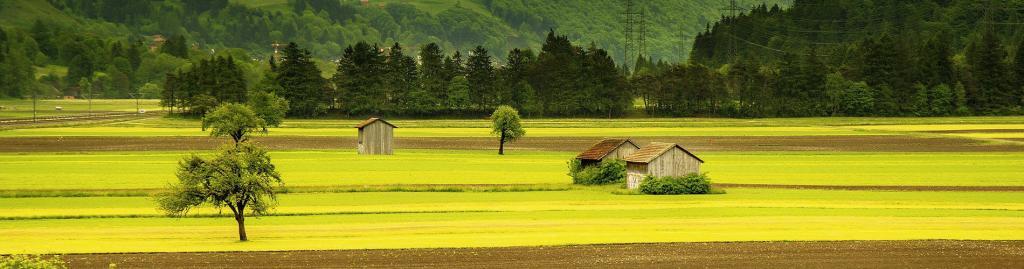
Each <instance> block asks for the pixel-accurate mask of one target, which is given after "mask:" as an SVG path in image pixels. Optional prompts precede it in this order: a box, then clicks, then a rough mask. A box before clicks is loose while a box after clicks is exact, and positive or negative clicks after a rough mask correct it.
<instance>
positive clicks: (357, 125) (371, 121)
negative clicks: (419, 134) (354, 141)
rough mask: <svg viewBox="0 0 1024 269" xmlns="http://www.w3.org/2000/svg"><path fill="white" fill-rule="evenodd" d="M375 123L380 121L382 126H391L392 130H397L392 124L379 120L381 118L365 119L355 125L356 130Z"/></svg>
mask: <svg viewBox="0 0 1024 269" xmlns="http://www.w3.org/2000/svg"><path fill="white" fill-rule="evenodd" d="M377 121H380V122H382V123H384V124H387V125H391V127H393V128H398V126H395V125H394V124H391V123H390V122H388V121H386V120H384V119H381V118H369V119H366V120H364V121H363V122H360V123H359V124H356V128H359V129H362V128H363V127H366V126H367V125H370V124H371V123H374V122H377Z"/></svg>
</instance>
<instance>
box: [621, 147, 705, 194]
mask: <svg viewBox="0 0 1024 269" xmlns="http://www.w3.org/2000/svg"><path fill="white" fill-rule="evenodd" d="M624 160H626V187H627V188H629V189H636V188H637V187H640V182H642V181H643V180H644V177H646V176H647V175H651V176H655V177H665V176H685V175H687V174H691V173H700V165H701V164H702V163H704V160H701V159H700V157H697V155H693V153H690V151H688V150H686V149H684V148H683V147H682V146H679V145H678V144H675V143H651V144H650V145H647V146H644V147H643V148H640V149H639V150H637V151H636V152H634V153H633V154H632V155H629V156H626V158H624Z"/></svg>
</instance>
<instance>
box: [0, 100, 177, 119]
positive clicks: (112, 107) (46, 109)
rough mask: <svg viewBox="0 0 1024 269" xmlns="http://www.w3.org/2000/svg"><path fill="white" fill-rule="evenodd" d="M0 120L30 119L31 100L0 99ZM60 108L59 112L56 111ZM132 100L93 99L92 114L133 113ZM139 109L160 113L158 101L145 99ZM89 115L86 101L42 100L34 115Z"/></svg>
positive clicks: (133, 105) (140, 103) (38, 103)
mask: <svg viewBox="0 0 1024 269" xmlns="http://www.w3.org/2000/svg"><path fill="white" fill-rule="evenodd" d="M0 107H3V109H0V120H2V119H19V118H32V99H27V100H21V99H0ZM57 107H61V110H57ZM135 108H136V107H135V100H134V99H95V100H93V101H92V111H93V113H105V112H135ZM139 108H140V109H143V110H146V111H160V101H159V100H154V99H146V100H140V101H139ZM87 114H89V100H87V99H72V100H63V99H42V100H38V101H37V103H36V115H37V116H39V117H51V116H71V115H87Z"/></svg>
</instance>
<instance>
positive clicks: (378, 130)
mask: <svg viewBox="0 0 1024 269" xmlns="http://www.w3.org/2000/svg"><path fill="white" fill-rule="evenodd" d="M356 128H358V129H359V138H358V140H357V141H358V142H357V143H358V146H357V148H358V149H359V154H371V155H391V154H394V151H393V150H394V144H395V142H394V140H395V130H394V129H395V128H398V127H397V126H395V125H394V124H391V123H390V122H387V121H385V120H383V119H380V118H369V119H366V120H364V121H363V122H360V123H359V124H358V125H356Z"/></svg>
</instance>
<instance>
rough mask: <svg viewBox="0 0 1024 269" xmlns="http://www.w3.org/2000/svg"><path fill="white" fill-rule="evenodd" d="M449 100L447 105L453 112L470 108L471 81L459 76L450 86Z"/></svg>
mask: <svg viewBox="0 0 1024 269" xmlns="http://www.w3.org/2000/svg"><path fill="white" fill-rule="evenodd" d="M447 97H448V100H446V101H445V105H446V106H448V108H449V109H452V110H462V109H465V108H466V107H468V106H469V81H468V80H466V76H457V77H455V78H453V79H452V83H451V85H449V86H448V96H447Z"/></svg>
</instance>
